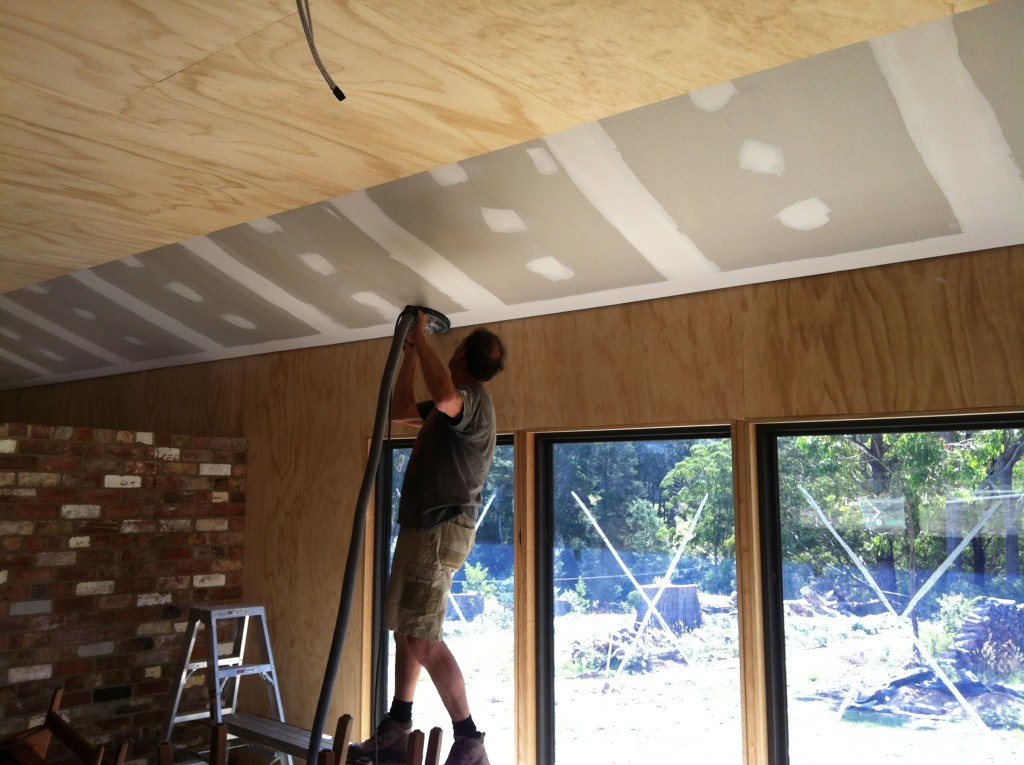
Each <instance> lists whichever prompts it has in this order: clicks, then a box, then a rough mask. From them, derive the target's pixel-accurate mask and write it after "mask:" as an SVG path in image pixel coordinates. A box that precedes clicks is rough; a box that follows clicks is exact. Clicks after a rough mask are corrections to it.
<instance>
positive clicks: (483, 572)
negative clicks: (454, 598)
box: [462, 563, 498, 597]
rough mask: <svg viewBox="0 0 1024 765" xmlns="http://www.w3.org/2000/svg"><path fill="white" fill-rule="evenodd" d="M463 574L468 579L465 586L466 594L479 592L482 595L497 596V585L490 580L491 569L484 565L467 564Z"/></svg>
mask: <svg viewBox="0 0 1024 765" xmlns="http://www.w3.org/2000/svg"><path fill="white" fill-rule="evenodd" d="M462 572H463V574H464V575H465V577H466V582H465V584H464V585H463V591H464V592H479V593H480V594H481V595H484V596H488V595H490V596H492V597H493V596H495V595H496V594H497V592H498V587H497V585H495V584H494V582H491V581H489V580H488V577H489V576H490V574H491V572H490V569H488V568H487V567H486V566H485V565H483V564H482V563H466V565H465V566H463V568H462Z"/></svg>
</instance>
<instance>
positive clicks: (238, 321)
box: [220, 313, 256, 329]
mask: <svg viewBox="0 0 1024 765" xmlns="http://www.w3.org/2000/svg"><path fill="white" fill-rule="evenodd" d="M220 318H222V319H224V321H226V322H227V323H228V324H234V325H235V326H236V327H239V328H240V329H256V325H255V324H253V323H252V322H251V321H249V320H248V319H247V318H245V317H244V316H239V315H238V314H236V313H222V314H221V315H220Z"/></svg>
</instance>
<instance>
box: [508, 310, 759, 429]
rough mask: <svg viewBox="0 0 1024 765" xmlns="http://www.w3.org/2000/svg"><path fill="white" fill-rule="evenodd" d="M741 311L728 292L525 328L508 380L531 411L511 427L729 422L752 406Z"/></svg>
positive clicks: (518, 414) (514, 344)
mask: <svg viewBox="0 0 1024 765" xmlns="http://www.w3.org/2000/svg"><path fill="white" fill-rule="evenodd" d="M739 308H740V303H739V301H738V299H737V293H735V292H732V291H721V292H715V293H702V294H697V295H690V296H688V297H687V298H686V299H684V300H679V299H669V300H657V301H648V302H643V303H630V304H626V305H620V306H613V307H610V308H602V309H595V310H590V311H577V312H573V313H566V314H559V315H556V316H548V317H545V318H544V319H542V320H535V321H528V322H522V323H521V331H517V332H516V334H515V335H510V339H509V352H510V361H509V372H508V373H507V374H508V377H509V378H511V380H512V381H513V383H512V388H513V389H518V390H520V391H521V392H522V393H523V399H524V401H525V402H526V404H527V408H526V409H522V408H521V407H519V406H514V407H512V408H511V409H512V411H511V414H510V417H511V418H513V419H512V420H511V421H510V423H509V424H510V427H511V428H520V427H528V428H539V429H555V428H587V427H593V426H594V424H595V423H600V424H601V425H603V426H605V427H626V426H630V425H641V426H654V425H661V424H665V423H667V422H683V421H686V422H708V421H717V422H724V421H725V420H727V419H728V417H729V412H730V411H735V410H736V407H738V406H739V405H740V404H741V402H742V398H741V393H742V375H741V373H740V368H739V366H738V363H737V362H738V359H739V357H740V354H739V348H740V345H739V344H740V340H741V337H740V334H739V328H740V321H739V313H738V311H739ZM502 382H503V383H508V382H509V380H504V381H502ZM495 390H496V392H497V391H498V390H499V389H498V388H496V389H495ZM501 416H502V415H501V408H500V407H499V417H501Z"/></svg>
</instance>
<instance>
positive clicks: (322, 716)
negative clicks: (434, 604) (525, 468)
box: [306, 306, 451, 765]
mask: <svg viewBox="0 0 1024 765" xmlns="http://www.w3.org/2000/svg"><path fill="white" fill-rule="evenodd" d="M420 311H422V312H424V313H426V314H427V316H428V319H427V330H428V331H429V332H430V333H431V334H440V333H441V332H447V331H448V329H449V327H450V326H451V325H450V323H449V321H448V319H447V317H445V316H444V314H441V313H438V312H437V311H434V310H432V309H430V308H424V307H421V306H406V307H405V308H404V309H403V310H402V313H401V314H399V316H398V322H397V324H396V326H395V335H394V338H393V339H392V341H391V352H390V353H389V354H388V361H387V364H386V365H385V367H384V375H383V377H382V378H381V381H380V393H379V394H378V396H377V416H376V419H375V421H374V427H373V440H372V441H371V444H370V454H369V456H368V457H367V460H366V470H365V471H363V483H362V486H361V488H360V490H359V499H358V501H357V502H356V510H355V516H354V517H353V519H352V539H351V541H350V542H349V547H348V558H347V560H346V561H345V579H344V581H343V583H342V586H341V601H340V602H339V603H338V618H337V620H336V621H335V624H334V639H333V640H332V641H331V650H330V653H329V654H328V657H327V669H326V670H325V671H324V681H323V685H322V686H321V687H320V699H319V701H318V702H317V705H316V714H315V715H314V717H313V727H312V728H311V729H310V734H309V750H308V752H307V754H306V763H307V765H315V763H316V761H317V755H318V754H319V752H320V748H321V746H322V745H323V734H324V723H325V721H326V720H327V708H328V707H329V706H330V704H331V696H332V695H333V694H334V681H335V680H336V678H337V676H338V666H339V664H340V663H341V650H342V648H343V647H344V645H345V633H346V632H347V631H348V617H349V612H350V611H351V610H352V597H353V594H354V592H355V583H356V577H357V576H358V573H359V556H360V554H361V553H362V547H363V533H364V531H365V528H366V512H367V508H368V507H369V505H370V497H371V496H372V494H373V487H374V483H375V479H376V475H377V466H378V465H379V463H380V455H381V450H382V447H383V441H384V430H385V428H386V426H387V421H388V415H389V412H390V408H391V392H392V390H393V389H394V387H395V377H396V376H397V374H398V360H399V358H400V357H401V355H402V346H403V345H404V344H405V337H406V335H407V334H408V333H409V328H410V327H412V325H413V323H415V321H416V319H417V316H418V314H419V312H420ZM339 765H344V764H343V763H339Z"/></svg>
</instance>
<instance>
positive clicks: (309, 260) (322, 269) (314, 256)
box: [299, 252, 338, 276]
mask: <svg viewBox="0 0 1024 765" xmlns="http://www.w3.org/2000/svg"><path fill="white" fill-rule="evenodd" d="M299 260H301V261H302V262H303V263H304V264H305V266H306V268H308V269H309V270H310V271H315V272H316V273H318V274H320V275H321V276H333V275H334V274H336V273H338V269H337V268H335V267H334V264H333V263H331V261H329V260H328V259H327V258H325V257H324V256H323V255H320V254H319V253H316V252H304V253H302V254H301V255H299Z"/></svg>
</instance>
